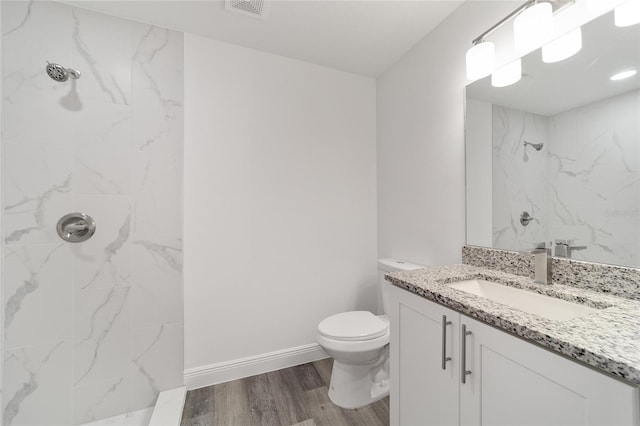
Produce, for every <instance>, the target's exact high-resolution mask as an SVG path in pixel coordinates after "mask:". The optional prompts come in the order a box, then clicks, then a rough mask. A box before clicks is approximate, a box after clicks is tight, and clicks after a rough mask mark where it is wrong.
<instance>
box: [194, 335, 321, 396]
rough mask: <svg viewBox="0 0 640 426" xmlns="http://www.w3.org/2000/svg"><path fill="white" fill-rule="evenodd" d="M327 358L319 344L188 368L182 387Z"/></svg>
mask: <svg viewBox="0 0 640 426" xmlns="http://www.w3.org/2000/svg"><path fill="white" fill-rule="evenodd" d="M327 357H328V355H327V354H326V352H325V351H324V350H322V348H321V347H320V345H318V344H317V343H311V344H309V345H303V346H297V347H295V348H287V349H283V350H280V351H275V352H268V353H264V354H259V355H254V356H250V357H246V358H238V359H234V360H231V361H225V362H219V363H216V364H209V365H203V366H200V367H195V368H189V369H187V370H185V371H184V384H185V385H186V386H187V389H198V388H202V387H205V386H211V385H215V384H218V383H223V382H228V381H230V380H236V379H242V378H244V377H249V376H255V375H256V374H262V373H266V372H269V371H274V370H280V369H281V368H287V367H293V366H294V365H299V364H304V363H306V362H312V361H318V360H320V359H324V358H327Z"/></svg>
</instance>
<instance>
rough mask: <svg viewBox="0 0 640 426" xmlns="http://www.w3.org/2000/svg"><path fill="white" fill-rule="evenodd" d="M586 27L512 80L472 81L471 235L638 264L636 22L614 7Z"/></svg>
mask: <svg viewBox="0 0 640 426" xmlns="http://www.w3.org/2000/svg"><path fill="white" fill-rule="evenodd" d="M582 34H583V43H582V44H583V47H582V50H581V51H580V52H578V53H577V54H576V55H574V56H572V57H570V58H568V59H565V60H563V61H560V62H556V63H544V62H543V60H542V55H541V51H540V50H536V51H534V52H532V53H530V54H528V55H527V56H525V57H523V58H522V73H523V78H522V79H521V80H520V81H518V82H517V83H515V84H513V85H511V86H507V87H500V88H498V87H493V86H492V85H491V77H486V78H484V79H482V80H478V81H475V82H473V83H472V84H470V85H469V86H467V89H466V158H467V160H466V161H467V165H466V172H467V244H469V245H477V246H484V247H493V248H500V249H506V250H522V249H527V248H531V247H533V246H534V245H535V244H536V243H539V242H542V241H553V242H554V249H553V250H554V255H556V256H559V257H571V258H574V259H580V260H588V261H593V262H599V263H609V264H617V265H626V266H634V267H640V75H639V74H635V75H632V74H633V71H640V25H633V26H628V27H617V26H615V25H614V17H613V12H612V13H609V14H606V15H603V16H600V17H599V18H597V19H594V20H593V21H591V22H589V23H587V24H586V25H584V26H583V27H582ZM621 73H624V74H621ZM625 76H626V78H623V77H625Z"/></svg>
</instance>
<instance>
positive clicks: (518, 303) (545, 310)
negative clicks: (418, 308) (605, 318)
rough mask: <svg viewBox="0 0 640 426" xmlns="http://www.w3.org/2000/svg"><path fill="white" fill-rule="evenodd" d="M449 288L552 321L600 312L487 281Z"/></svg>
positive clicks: (455, 284)
mask: <svg viewBox="0 0 640 426" xmlns="http://www.w3.org/2000/svg"><path fill="white" fill-rule="evenodd" d="M448 285H449V287H451V288H455V289H458V290H462V291H464V292H466V293H471V294H475V295H476V296H480V297H486V298H487V299H491V300H494V301H496V302H499V303H502V304H505V305H508V306H510V307H512V308H516V309H520V310H521V311H525V312H528V313H530V314H534V315H538V316H541V317H544V318H547V319H550V320H555V321H565V320H570V319H573V318H580V317H582V316H585V315H588V314H592V313H595V312H598V310H597V309H594V308H590V307H588V306H584V305H579V304H577V303H571V302H567V301H566V300H561V299H556V298H555V297H550V296H545V295H543V294H538V293H534V292H532V291H526V290H520V289H519V288H514V287H509V286H507V285H503V284H497V283H494V282H491V281H485V280H469V281H459V282H455V283H451V284H448Z"/></svg>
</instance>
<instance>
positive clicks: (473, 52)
mask: <svg viewBox="0 0 640 426" xmlns="http://www.w3.org/2000/svg"><path fill="white" fill-rule="evenodd" d="M466 62H467V78H468V79H469V80H478V79H480V78H483V77H486V76H488V75H489V74H491V71H493V68H494V67H495V62H496V48H495V45H494V44H493V43H491V42H486V41H483V42H480V43H478V44H475V45H473V46H471V48H470V49H469V50H467V54H466Z"/></svg>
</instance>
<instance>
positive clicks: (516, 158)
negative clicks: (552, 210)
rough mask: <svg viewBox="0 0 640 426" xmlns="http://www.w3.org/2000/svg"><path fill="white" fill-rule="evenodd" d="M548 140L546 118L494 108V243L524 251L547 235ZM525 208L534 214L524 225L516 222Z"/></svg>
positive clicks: (504, 108) (503, 108)
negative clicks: (538, 146) (536, 148)
mask: <svg viewBox="0 0 640 426" xmlns="http://www.w3.org/2000/svg"><path fill="white" fill-rule="evenodd" d="M547 139H548V137H547V120H546V118H545V117H543V116H540V115H536V114H530V113H526V112H523V111H517V110H514V109H510V108H506V107H501V106H496V105H494V106H493V245H494V247H497V248H505V249H510V250H513V249H527V248H532V247H534V244H536V243H538V242H542V241H545V239H546V235H547V222H546V220H545V218H546V211H547V197H546V184H547V182H548V177H547V167H546V164H547V150H548V145H549V144H548V140H547ZM525 141H526V142H530V143H535V144H538V143H542V144H543V147H542V149H541V150H540V151H536V150H535V149H534V148H533V147H531V146H525V145H524V142H525ZM524 211H526V212H528V213H529V214H530V215H531V216H533V217H534V220H533V221H532V222H530V223H529V224H528V225H527V226H523V225H522V224H521V223H520V215H521V214H522V212H524Z"/></svg>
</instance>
